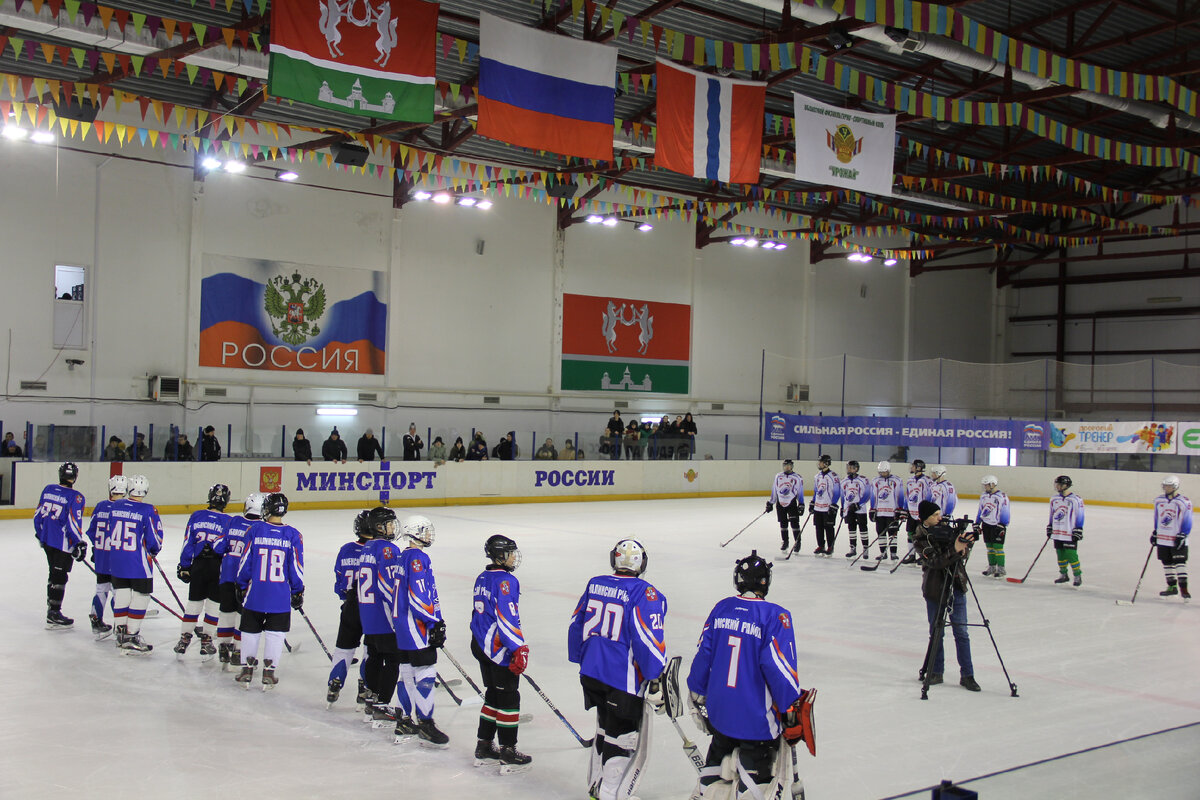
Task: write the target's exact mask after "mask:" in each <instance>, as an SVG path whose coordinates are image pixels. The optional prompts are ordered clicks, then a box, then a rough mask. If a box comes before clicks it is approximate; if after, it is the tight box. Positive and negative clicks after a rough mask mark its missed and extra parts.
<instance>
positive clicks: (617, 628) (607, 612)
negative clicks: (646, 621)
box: [583, 600, 625, 642]
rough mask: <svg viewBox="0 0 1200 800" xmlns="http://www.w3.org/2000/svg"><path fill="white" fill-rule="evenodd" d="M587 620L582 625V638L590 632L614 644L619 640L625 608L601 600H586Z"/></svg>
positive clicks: (586, 636) (589, 634) (618, 604)
mask: <svg viewBox="0 0 1200 800" xmlns="http://www.w3.org/2000/svg"><path fill="white" fill-rule="evenodd" d="M587 613H588V618H587V620H586V621H585V622H584V623H583V638H584V639H586V638H588V637H589V636H591V635H592V631H596V633H597V634H598V635H600V636H603V637H604V638H606V639H612V640H613V641H614V642H617V641H620V640H621V623H622V622H623V621H624V619H625V606H623V605H621V604H620V603H605V602H604V601H603V600H588V604H587ZM597 628H598V630H597Z"/></svg>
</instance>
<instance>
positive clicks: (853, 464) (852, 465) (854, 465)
mask: <svg viewBox="0 0 1200 800" xmlns="http://www.w3.org/2000/svg"><path fill="white" fill-rule="evenodd" d="M850 470H854V471H855V472H858V462H857V461H855V460H854V459H851V460H849V461H847V462H846V471H847V472H849V471H850Z"/></svg>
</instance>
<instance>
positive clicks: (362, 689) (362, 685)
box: [354, 678, 367, 706]
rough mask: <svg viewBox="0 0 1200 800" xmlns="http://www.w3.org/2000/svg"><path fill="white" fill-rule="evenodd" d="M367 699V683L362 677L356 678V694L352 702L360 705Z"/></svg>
mask: <svg viewBox="0 0 1200 800" xmlns="http://www.w3.org/2000/svg"><path fill="white" fill-rule="evenodd" d="M366 701H367V683H366V681H364V680H363V679H362V678H359V679H358V696H357V697H355V698H354V702H356V703H358V704H359V705H360V706H361V705H362V704H363V703H365V702H366Z"/></svg>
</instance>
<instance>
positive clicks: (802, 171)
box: [793, 94, 896, 196]
mask: <svg viewBox="0 0 1200 800" xmlns="http://www.w3.org/2000/svg"><path fill="white" fill-rule="evenodd" d="M793 97H794V100H795V104H796V179H797V180H801V181H807V182H809V183H815V184H817V185H820V186H824V185H830V184H832V185H834V186H845V187H846V188H848V189H857V190H858V191H860V192H870V193H871V194H880V195H885V196H887V195H890V194H891V193H892V168H893V161H894V156H895V151H896V116H895V115H894V114H868V113H867V112H865V111H855V110H852V109H847V108H837V107H835V106H830V105H826V104H825V103H822V102H820V101H818V100H813V99H811V98H808V97H805V96H804V95H802V94H794V95H793Z"/></svg>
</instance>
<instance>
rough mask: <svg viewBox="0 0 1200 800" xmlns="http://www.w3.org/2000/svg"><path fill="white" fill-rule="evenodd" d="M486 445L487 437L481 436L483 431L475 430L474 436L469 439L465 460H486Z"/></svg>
mask: <svg viewBox="0 0 1200 800" xmlns="http://www.w3.org/2000/svg"><path fill="white" fill-rule="evenodd" d="M487 460H488V446H487V439H484V438H483V431H477V432H476V433H475V438H474V439H472V440H471V446H470V447H468V448H467V461H487Z"/></svg>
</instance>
